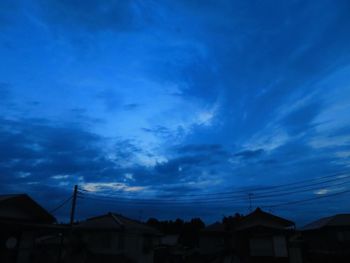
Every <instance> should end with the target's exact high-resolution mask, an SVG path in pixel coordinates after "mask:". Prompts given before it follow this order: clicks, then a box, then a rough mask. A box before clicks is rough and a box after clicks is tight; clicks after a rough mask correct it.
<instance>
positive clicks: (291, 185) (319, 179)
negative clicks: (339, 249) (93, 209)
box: [81, 172, 350, 200]
mask: <svg viewBox="0 0 350 263" xmlns="http://www.w3.org/2000/svg"><path fill="white" fill-rule="evenodd" d="M340 176H341V177H340ZM334 177H335V178H334ZM327 178H331V179H328V180H325V179H327ZM346 178H350V175H349V174H348V172H339V173H335V174H331V175H327V176H323V177H317V178H312V179H307V180H302V181H298V182H293V183H287V184H280V185H274V186H269V187H260V188H255V189H254V190H253V189H240V190H235V191H229V192H216V193H201V194H185V195H184V197H186V198H187V197H197V196H198V197H205V196H207V197H208V198H209V196H214V197H213V198H216V197H215V196H220V197H224V196H227V197H228V198H232V197H236V196H238V197H242V196H246V195H247V193H249V192H254V195H255V196H259V195H266V194H270V193H271V194H275V193H276V192H283V191H286V190H288V188H291V189H297V188H299V189H301V188H302V187H310V186H315V185H322V184H325V183H329V182H333V181H339V180H343V179H346ZM308 182H314V183H309V184H305V183H308ZM298 185H299V186H298ZM279 188H282V189H279ZM267 189H269V190H267ZM81 190H82V191H84V192H86V193H90V194H93V195H98V196H103V197H116V198H126V197H135V196H137V195H136V194H133V195H130V194H120V195H118V194H111V193H109V194H104V195H102V194H95V193H92V192H91V191H89V190H87V189H81ZM257 192H258V193H257ZM259 192H261V193H259ZM163 198H164V197H163ZM208 198H206V199H208ZM135 199H136V198H135ZM164 199H167V198H164ZM142 200H144V199H142Z"/></svg>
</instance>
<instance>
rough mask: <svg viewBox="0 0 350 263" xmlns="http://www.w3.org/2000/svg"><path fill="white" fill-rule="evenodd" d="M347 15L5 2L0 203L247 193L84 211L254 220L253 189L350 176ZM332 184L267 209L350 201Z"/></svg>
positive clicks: (293, 212)
mask: <svg viewBox="0 0 350 263" xmlns="http://www.w3.org/2000/svg"><path fill="white" fill-rule="evenodd" d="M349 12H350V4H349V2H348V1H345V0H344V1H341V0H339V1H337V0H329V1H328V0H319V1H296V0H295V1H258V0H256V1H228V0H227V1H226V0H216V1H212V0H206V1H199V0H179V1H171V0H164V1H152V0H149V1H138V0H135V1H127V0H125V1H97V0H86V1H63V0H61V1H58V0H50V1H39V0H38V1H12V0H11V1H10V0H3V1H1V3H0V58H1V59H0V113H1V115H0V134H1V136H0V149H1V152H0V190H1V192H4V193H10V192H11V193H12V192H28V193H30V194H31V195H32V196H34V197H35V198H37V199H38V200H39V201H40V202H42V204H43V205H44V206H45V207H46V208H48V209H52V208H54V207H56V206H57V205H58V204H59V203H60V202H61V201H62V200H63V199H64V198H67V197H68V196H69V195H70V193H71V190H72V187H73V185H74V184H79V186H80V187H81V189H85V190H86V191H89V192H85V193H86V195H89V194H96V195H107V196H108V198H111V197H112V196H117V195H118V196H130V195H131V196H137V197H138V198H144V199H156V200H159V199H160V200H164V198H165V199H166V198H168V197H169V196H170V197H172V198H173V199H176V198H180V199H181V198H184V197H186V196H187V197H191V195H203V198H206V197H208V196H210V194H216V193H222V192H227V191H238V192H240V193H242V194H239V195H238V194H237V196H236V199H235V200H236V201H237V202H236V201H235V202H236V203H234V204H231V205H230V204H228V203H227V202H226V201H227V200H225V202H216V203H215V202H213V203H209V202H208V203H206V202H205V203H204V204H203V205H202V206H201V205H197V203H196V201H193V202H191V204H190V205H186V206H183V207H182V206H178V205H175V204H173V203H172V204H168V205H164V206H161V205H150V204H148V205H144V206H137V205H129V204H128V203H127V202H125V203H123V202H103V201H101V200H99V201H97V200H93V199H88V198H85V199H82V200H80V203H79V205H78V214H79V217H81V218H84V217H86V216H90V215H94V214H97V213H102V212H104V211H108V210H112V211H119V212H122V213H124V214H126V215H129V216H133V217H139V218H142V219H143V218H148V217H151V216H155V217H159V218H174V217H178V216H179V217H184V218H190V217H193V216H201V217H202V218H204V219H205V220H206V221H207V222H212V221H215V220H219V219H221V217H222V216H223V215H230V214H233V213H235V212H236V211H237V212H241V213H247V212H248V211H249V200H248V199H249V198H248V195H249V193H252V194H254V193H255V191H256V190H254V189H261V188H262V187H267V189H270V188H269V187H272V186H274V185H281V184H288V183H293V182H298V181H301V180H308V179H310V180H311V179H313V178H318V177H323V176H330V175H333V174H334V176H336V175H337V174H339V173H342V174H343V173H345V176H347V171H348V170H349V165H350V117H349V116H350V77H349V76H350V17H349V15H348V14H349ZM334 178H336V177H334ZM341 178H342V177H341ZM345 179H346V178H345ZM315 180H318V179H315ZM341 180H343V179H341ZM336 183H337V185H338V186H333V185H332V184H331V183H330V184H328V185H324V184H323V185H320V186H319V189H312V190H310V191H309V192H303V193H299V194H294V195H286V196H280V197H274V198H273V199H271V200H269V202H270V203H268V202H267V201H266V202H267V203H268V204H279V203H282V202H289V201H293V200H294V201H295V200H303V199H305V198H313V197H318V196H321V195H325V194H329V193H336V192H337V191H345V190H347V189H350V188H349V187H348V185H347V184H346V182H345V181H344V182H343V181H341V183H343V185H341V186H339V181H336ZM257 191H259V190H257ZM235 193H236V192H235ZM206 194H209V195H207V196H205V195H206ZM215 196H216V195H215ZM217 196H220V195H217ZM245 196H246V197H245ZM86 197H88V196H86ZM348 198H349V195H347V196H346V194H344V195H337V196H336V197H332V198H331V197H329V198H324V199H319V200H317V201H316V202H311V203H303V204H300V205H294V206H285V207H278V208H274V209H272V208H271V209H270V211H272V212H274V213H277V214H279V215H283V216H286V217H289V218H291V219H293V220H296V221H297V222H300V223H303V222H306V221H307V220H310V219H315V218H317V217H318V216H324V215H329V214H333V213H339V212H346V211H347V212H349V209H350V207H349V202H344V200H348ZM189 199H190V200H191V198H189ZM169 202H170V201H169ZM266 202H265V201H264V200H254V199H253V206H257V205H260V206H263V207H264V205H266ZM67 209H68V208H67ZM67 209H66V210H65V208H63V209H62V210H59V211H58V212H57V214H56V216H58V217H59V218H62V220H63V219H64V218H66V215H67V213H68V210H67Z"/></svg>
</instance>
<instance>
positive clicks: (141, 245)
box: [84, 231, 156, 263]
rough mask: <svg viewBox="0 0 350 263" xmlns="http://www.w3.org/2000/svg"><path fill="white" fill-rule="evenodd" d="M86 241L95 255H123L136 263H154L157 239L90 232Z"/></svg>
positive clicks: (119, 233) (128, 234) (85, 237)
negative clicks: (154, 247) (154, 248)
mask: <svg viewBox="0 0 350 263" xmlns="http://www.w3.org/2000/svg"><path fill="white" fill-rule="evenodd" d="M84 241H85V242H86V243H87V244H88V247H89V249H90V250H91V251H93V252H94V253H107V254H115V255H117V254H123V255H125V256H126V257H127V258H129V259H131V260H133V261H134V262H137V263H139V262H140V263H141V262H145V263H148V262H150V263H151V262H153V245H154V243H155V241H156V240H155V238H154V237H151V236H144V235H141V234H138V233H130V232H119V231H114V232H113V231H90V232H89V233H86V234H84Z"/></svg>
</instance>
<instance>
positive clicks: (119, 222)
mask: <svg viewBox="0 0 350 263" xmlns="http://www.w3.org/2000/svg"><path fill="white" fill-rule="evenodd" d="M109 214H110V216H111V217H112V218H113V219H114V221H116V222H117V223H118V224H119V225H121V226H123V227H124V226H125V224H124V223H123V222H122V221H121V220H120V219H119V218H118V217H117V216H116V215H115V214H114V213H109Z"/></svg>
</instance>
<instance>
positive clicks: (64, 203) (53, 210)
mask: <svg viewBox="0 0 350 263" xmlns="http://www.w3.org/2000/svg"><path fill="white" fill-rule="evenodd" d="M71 199H72V196H70V197H69V198H68V199H66V200H64V201H63V202H62V203H61V204H60V205H58V206H57V207H56V208H54V209H52V210H51V211H50V213H54V212H56V211H57V210H58V209H60V208H61V207H63V206H64V205H66V204H67V203H68V202H69V201H70V200H71Z"/></svg>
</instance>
